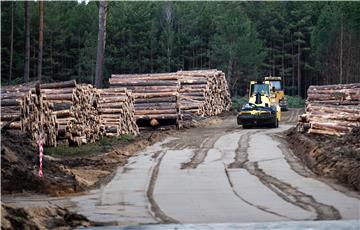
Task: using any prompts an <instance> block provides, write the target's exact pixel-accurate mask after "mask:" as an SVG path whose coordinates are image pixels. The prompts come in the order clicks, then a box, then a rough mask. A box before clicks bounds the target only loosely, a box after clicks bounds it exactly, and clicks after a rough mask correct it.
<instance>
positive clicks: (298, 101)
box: [286, 96, 305, 108]
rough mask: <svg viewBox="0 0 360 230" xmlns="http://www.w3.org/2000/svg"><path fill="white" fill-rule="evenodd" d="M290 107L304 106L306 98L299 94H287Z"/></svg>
mask: <svg viewBox="0 0 360 230" xmlns="http://www.w3.org/2000/svg"><path fill="white" fill-rule="evenodd" d="M286 98H287V100H288V105H289V108H304V107H305V100H304V99H303V98H301V97H299V96H286Z"/></svg>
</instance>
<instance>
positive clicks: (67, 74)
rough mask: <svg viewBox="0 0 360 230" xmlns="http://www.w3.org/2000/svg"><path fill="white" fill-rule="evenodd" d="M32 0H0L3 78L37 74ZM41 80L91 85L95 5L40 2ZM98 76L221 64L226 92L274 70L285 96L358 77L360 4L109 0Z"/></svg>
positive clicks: (11, 80) (239, 89)
mask: <svg viewBox="0 0 360 230" xmlns="http://www.w3.org/2000/svg"><path fill="white" fill-rule="evenodd" d="M38 4H39V2H29V3H28V7H29V14H28V15H27V16H26V15H25V12H26V11H25V10H24V2H1V83H2V84H3V85H5V84H9V83H10V84H16V83H21V82H24V81H25V79H24V71H25V65H24V63H25V51H26V49H25V47H26V39H25V38H26V33H25V19H26V18H28V20H29V28H30V35H29V36H30V47H29V50H30V66H29V77H30V80H36V79H37V75H38V66H37V65H38V54H39V50H38V42H39V6H38ZM43 12H44V20H43V21H44V42H43V55H42V56H43V61H42V68H41V71H42V72H41V75H42V81H45V82H52V81H64V80H69V79H76V80H77V81H79V82H86V83H92V84H94V82H95V71H96V56H97V44H98V29H99V26H98V25H99V3H98V2H90V3H88V4H85V3H78V2H44V9H43ZM106 20H107V22H106V46H105V61H104V79H103V82H104V83H105V84H106V82H107V79H108V78H109V77H110V75H111V74H121V73H154V72H172V71H177V70H191V69H212V68H217V69H221V70H223V71H224V72H225V73H226V77H227V80H228V84H229V86H230V90H231V94H232V95H233V96H235V95H244V94H245V89H246V87H247V83H248V81H249V80H252V79H257V78H263V77H264V76H266V75H269V74H271V75H273V76H282V77H283V78H284V79H285V80H284V82H285V87H286V91H287V93H288V94H290V95H301V96H304V95H305V93H306V89H307V87H308V86H309V85H310V84H336V83H351V82H360V3H359V2H108V7H107V19H106Z"/></svg>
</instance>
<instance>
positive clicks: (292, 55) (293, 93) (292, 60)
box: [290, 34, 295, 96]
mask: <svg viewBox="0 0 360 230" xmlns="http://www.w3.org/2000/svg"><path fill="white" fill-rule="evenodd" d="M290 39H291V64H292V70H291V72H292V76H291V77H292V81H291V94H292V96H294V95H295V65H294V63H295V61H294V43H293V39H292V34H291V35H290Z"/></svg>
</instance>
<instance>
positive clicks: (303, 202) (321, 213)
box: [228, 132, 341, 220]
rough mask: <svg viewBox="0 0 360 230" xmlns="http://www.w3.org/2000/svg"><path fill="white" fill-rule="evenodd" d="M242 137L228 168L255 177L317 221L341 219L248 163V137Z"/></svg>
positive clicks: (331, 211)
mask: <svg viewBox="0 0 360 230" xmlns="http://www.w3.org/2000/svg"><path fill="white" fill-rule="evenodd" d="M253 134H255V132H251V133H250V134H249V135H243V136H242V137H241V138H240V140H239V147H238V148H237V149H236V153H235V154H236V155H235V158H234V162H232V163H231V164H229V166H228V167H229V168H244V169H245V170H246V171H248V172H249V173H250V174H251V175H254V176H256V177H257V178H258V179H259V180H260V181H261V183H263V184H264V185H265V186H266V187H268V188H269V189H270V190H272V191H273V192H275V193H276V194H277V195H278V196H279V197H281V198H282V199H283V200H285V201H287V202H289V203H291V204H293V205H295V206H298V207H300V208H303V209H305V210H308V211H312V212H315V213H316V215H317V218H316V219H317V220H327V219H341V215H340V213H339V211H338V210H336V209H335V208H334V207H332V206H330V205H326V204H322V203H319V202H317V201H316V200H315V199H314V198H313V197H312V196H310V195H307V194H305V193H303V192H300V191H298V190H297V189H296V188H294V187H293V186H291V185H290V184H287V183H285V182H283V181H281V180H279V179H277V178H275V177H273V176H271V175H268V174H266V173H265V172H264V171H263V170H261V169H260V168H259V166H258V162H249V159H248V148H249V140H250V135H253Z"/></svg>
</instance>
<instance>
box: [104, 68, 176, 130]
mask: <svg viewBox="0 0 360 230" xmlns="http://www.w3.org/2000/svg"><path fill="white" fill-rule="evenodd" d="M109 82H110V88H111V89H117V88H126V89H127V90H129V91H130V92H131V93H132V95H133V96H134V98H135V104H134V108H135V119H136V123H137V125H138V126H139V127H140V128H141V129H146V127H151V126H152V127H157V126H163V127H164V126H166V127H169V128H170V127H177V128H180V127H181V126H182V116H181V113H180V109H179V104H178V101H179V93H178V92H179V87H180V84H179V82H178V78H177V76H176V75H175V74H174V73H164V74H130V75H129V74H122V75H117V74H116V75H112V76H111V78H110V79H109Z"/></svg>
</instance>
